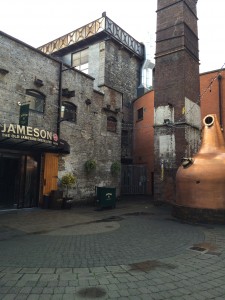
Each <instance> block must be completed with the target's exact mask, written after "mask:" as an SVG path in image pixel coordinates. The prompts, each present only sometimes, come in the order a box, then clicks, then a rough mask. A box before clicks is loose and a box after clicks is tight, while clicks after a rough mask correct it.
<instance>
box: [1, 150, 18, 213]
mask: <svg viewBox="0 0 225 300" xmlns="http://www.w3.org/2000/svg"><path fill="white" fill-rule="evenodd" d="M19 164H20V159H19V157H16V156H10V155H7V156H6V155H4V156H1V157H0V209H2V208H14V207H16V206H17V198H16V196H17V195H18V194H17V192H18V182H17V181H18V178H19V176H18V175H19V174H18V172H19Z"/></svg>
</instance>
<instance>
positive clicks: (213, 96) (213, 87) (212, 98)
mask: <svg viewBox="0 0 225 300" xmlns="http://www.w3.org/2000/svg"><path fill="white" fill-rule="evenodd" d="M219 74H220V75H221V76H222V79H221V115H222V125H223V127H225V70H224V69H223V70H216V71H212V72H207V73H203V74H201V75H200V95H201V116H202V119H203V118H204V117H205V116H206V115H208V114H216V115H217V118H218V120H219V122H220V109H219V106H220V105H219V80H218V75H219Z"/></svg>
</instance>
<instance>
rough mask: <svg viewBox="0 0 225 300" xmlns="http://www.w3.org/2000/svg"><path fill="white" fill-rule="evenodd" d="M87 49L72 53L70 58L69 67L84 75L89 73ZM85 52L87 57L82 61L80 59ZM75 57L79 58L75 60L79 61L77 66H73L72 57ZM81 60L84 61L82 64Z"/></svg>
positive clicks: (82, 58)
mask: <svg viewBox="0 0 225 300" xmlns="http://www.w3.org/2000/svg"><path fill="white" fill-rule="evenodd" d="M88 50H89V48H84V49H82V50H80V51H77V52H74V53H72V56H71V65H72V67H75V69H76V70H79V71H81V72H83V73H85V74H88V71H89V51H88ZM84 52H87V55H86V56H84V57H87V58H86V59H84V57H82V53H84ZM75 55H79V58H77V59H76V60H78V61H79V63H78V64H77V65H75V64H74V56H75ZM82 60H84V61H83V62H82Z"/></svg>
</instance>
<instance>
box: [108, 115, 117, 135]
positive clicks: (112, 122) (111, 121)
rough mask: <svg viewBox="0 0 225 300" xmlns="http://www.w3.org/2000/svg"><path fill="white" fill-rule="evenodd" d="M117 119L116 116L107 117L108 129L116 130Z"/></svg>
mask: <svg viewBox="0 0 225 300" xmlns="http://www.w3.org/2000/svg"><path fill="white" fill-rule="evenodd" d="M116 127H117V120H116V119H115V118H114V117H108V118H107V131H111V132H116Z"/></svg>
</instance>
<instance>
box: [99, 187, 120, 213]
mask: <svg viewBox="0 0 225 300" xmlns="http://www.w3.org/2000/svg"><path fill="white" fill-rule="evenodd" d="M96 188H97V195H96V196H97V200H96V202H97V206H98V208H105V207H112V208H115V207H116V188H112V187H100V186H97V187H96Z"/></svg>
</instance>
